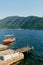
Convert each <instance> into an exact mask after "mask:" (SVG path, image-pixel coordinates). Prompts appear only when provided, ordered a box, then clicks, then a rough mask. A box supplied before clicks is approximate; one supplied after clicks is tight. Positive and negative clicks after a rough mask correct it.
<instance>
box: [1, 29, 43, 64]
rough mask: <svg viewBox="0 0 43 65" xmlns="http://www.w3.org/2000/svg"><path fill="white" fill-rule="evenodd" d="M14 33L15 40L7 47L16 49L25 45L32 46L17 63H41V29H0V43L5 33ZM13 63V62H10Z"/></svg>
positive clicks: (42, 41) (42, 35) (42, 58)
mask: <svg viewBox="0 0 43 65" xmlns="http://www.w3.org/2000/svg"><path fill="white" fill-rule="evenodd" d="M9 34H10V35H11V34H14V36H13V37H15V38H16V41H15V42H13V44H10V45H9V48H12V49H18V48H21V47H25V46H27V45H28V46H30V47H34V49H33V50H31V51H29V52H30V53H31V54H30V55H29V54H27V56H26V58H25V59H24V60H21V62H20V63H18V64H17V65H43V30H0V44H3V40H4V39H5V38H6V36H5V35H9ZM12 65H14V64H12Z"/></svg>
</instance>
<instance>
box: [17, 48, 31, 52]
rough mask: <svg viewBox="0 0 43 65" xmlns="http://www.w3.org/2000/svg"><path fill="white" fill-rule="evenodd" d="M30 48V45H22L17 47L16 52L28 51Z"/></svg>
mask: <svg viewBox="0 0 43 65" xmlns="http://www.w3.org/2000/svg"><path fill="white" fill-rule="evenodd" d="M31 49H32V48H30V47H23V48H20V49H17V50H16V51H18V52H26V51H29V50H31Z"/></svg>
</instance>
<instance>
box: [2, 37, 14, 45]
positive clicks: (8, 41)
mask: <svg viewBox="0 0 43 65" xmlns="http://www.w3.org/2000/svg"><path fill="white" fill-rule="evenodd" d="M13 41H15V38H10V37H9V38H6V39H5V40H3V42H4V44H5V45H7V44H9V43H11V42H13Z"/></svg>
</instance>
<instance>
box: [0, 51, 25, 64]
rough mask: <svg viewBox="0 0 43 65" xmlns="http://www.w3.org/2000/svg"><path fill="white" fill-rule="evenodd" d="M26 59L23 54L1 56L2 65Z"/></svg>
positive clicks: (0, 62)
mask: <svg viewBox="0 0 43 65" xmlns="http://www.w3.org/2000/svg"><path fill="white" fill-rule="evenodd" d="M22 59H24V54H23V53H21V52H17V51H16V52H14V53H9V54H3V55H0V64H1V65H10V64H12V63H14V62H17V61H20V60H22Z"/></svg>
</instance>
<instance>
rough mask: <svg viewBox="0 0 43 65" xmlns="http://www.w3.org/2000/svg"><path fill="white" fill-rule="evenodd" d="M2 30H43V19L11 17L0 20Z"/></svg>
mask: <svg viewBox="0 0 43 65" xmlns="http://www.w3.org/2000/svg"><path fill="white" fill-rule="evenodd" d="M0 29H36V30H38V29H39V30H41V29H43V17H37V16H28V17H19V16H10V17H6V18H4V19H1V20H0Z"/></svg>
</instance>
